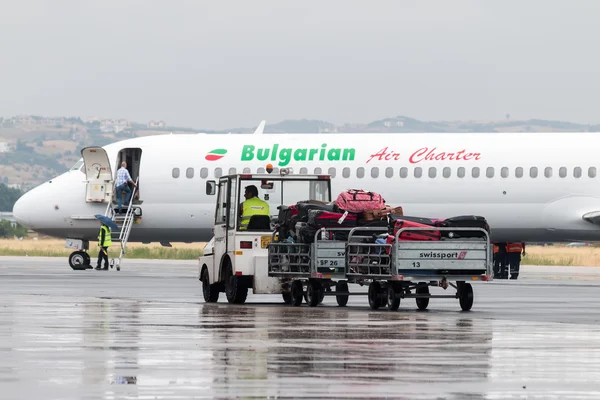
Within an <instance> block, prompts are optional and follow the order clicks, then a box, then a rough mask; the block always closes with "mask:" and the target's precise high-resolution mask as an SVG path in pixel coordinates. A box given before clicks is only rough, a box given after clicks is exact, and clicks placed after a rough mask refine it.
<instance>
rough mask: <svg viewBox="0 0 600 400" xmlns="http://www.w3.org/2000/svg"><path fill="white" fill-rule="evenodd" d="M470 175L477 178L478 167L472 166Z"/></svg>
mask: <svg viewBox="0 0 600 400" xmlns="http://www.w3.org/2000/svg"><path fill="white" fill-rule="evenodd" d="M471 176H472V177H473V178H479V167H473V169H472V170H471Z"/></svg>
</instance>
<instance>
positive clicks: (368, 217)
mask: <svg viewBox="0 0 600 400" xmlns="http://www.w3.org/2000/svg"><path fill="white" fill-rule="evenodd" d="M388 214H396V215H403V214H404V212H403V210H402V207H394V208H392V207H390V206H386V207H385V208H383V209H380V210H369V211H364V212H362V213H360V218H359V219H360V220H362V221H375V220H379V219H382V218H386V217H387V215H388Z"/></svg>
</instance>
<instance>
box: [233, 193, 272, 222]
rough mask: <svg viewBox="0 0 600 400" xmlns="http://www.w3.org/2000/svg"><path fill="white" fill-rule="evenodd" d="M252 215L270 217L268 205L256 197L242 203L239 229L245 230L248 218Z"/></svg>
mask: <svg viewBox="0 0 600 400" xmlns="http://www.w3.org/2000/svg"><path fill="white" fill-rule="evenodd" d="M253 215H271V213H270V211H269V204H268V203H267V202H265V201H263V200H261V199H259V198H258V197H253V198H251V199H248V200H246V201H244V202H243V203H242V221H241V222H240V229H243V230H245V229H247V228H248V223H249V222H250V217H252V216H253Z"/></svg>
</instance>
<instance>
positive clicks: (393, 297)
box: [387, 285, 400, 311]
mask: <svg viewBox="0 0 600 400" xmlns="http://www.w3.org/2000/svg"><path fill="white" fill-rule="evenodd" d="M387 305H388V308H389V309H390V311H396V310H398V308H399V307H400V293H399V292H398V291H397V290H396V288H394V285H389V286H388V290H387Z"/></svg>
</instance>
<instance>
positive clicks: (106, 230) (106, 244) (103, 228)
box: [98, 225, 112, 247]
mask: <svg viewBox="0 0 600 400" xmlns="http://www.w3.org/2000/svg"><path fill="white" fill-rule="evenodd" d="M102 231H104V244H102V243H101V240H102ZM111 244H112V238H111V237H110V229H109V228H108V226H106V225H102V226H101V227H100V233H98V245H99V246H100V247H109V246H110V245H111Z"/></svg>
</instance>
